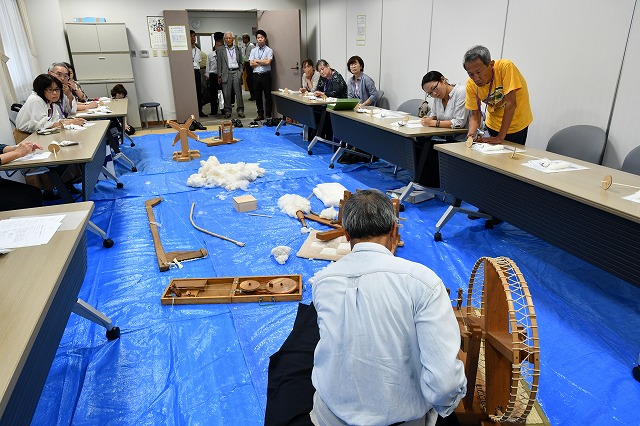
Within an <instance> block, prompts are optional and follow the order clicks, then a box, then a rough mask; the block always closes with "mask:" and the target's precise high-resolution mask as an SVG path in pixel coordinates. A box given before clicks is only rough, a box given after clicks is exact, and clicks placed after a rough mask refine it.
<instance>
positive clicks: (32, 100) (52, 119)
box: [16, 74, 86, 133]
mask: <svg viewBox="0 0 640 426" xmlns="http://www.w3.org/2000/svg"><path fill="white" fill-rule="evenodd" d="M61 91H62V83H61V82H60V80H58V79H57V78H55V77H53V76H52V75H50V74H40V75H39V76H37V77H36V78H35V80H33V93H31V95H29V97H28V98H27V100H26V101H25V103H24V105H23V106H22V108H20V111H19V112H18V116H17V117H16V128H17V129H18V130H20V131H22V132H25V133H33V132H35V131H37V130H43V129H50V128H53V127H62V126H64V125H65V124H77V125H83V124H84V123H85V121H86V120H85V119H84V118H65V114H64V113H63V111H62V106H61V104H60V94H61Z"/></svg>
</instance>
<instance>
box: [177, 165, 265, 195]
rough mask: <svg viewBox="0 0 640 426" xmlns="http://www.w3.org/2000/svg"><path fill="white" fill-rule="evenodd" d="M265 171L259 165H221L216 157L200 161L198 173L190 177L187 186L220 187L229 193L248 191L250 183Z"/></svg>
mask: <svg viewBox="0 0 640 426" xmlns="http://www.w3.org/2000/svg"><path fill="white" fill-rule="evenodd" d="M264 173H265V170H264V169H263V168H261V167H260V165H259V164H258V163H244V162H239V163H235V164H232V163H220V161H218V159H217V158H216V157H215V156H211V157H209V158H208V159H207V161H200V168H199V169H198V173H196V174H193V175H191V176H189V179H187V185H189V186H193V187H195V188H201V187H206V188H212V187H216V186H220V187H222V188H224V189H226V190H227V191H233V190H235V189H245V190H246V189H247V186H249V182H253V181H254V180H256V179H257V178H259V177H262V176H264Z"/></svg>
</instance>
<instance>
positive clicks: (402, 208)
mask: <svg viewBox="0 0 640 426" xmlns="http://www.w3.org/2000/svg"><path fill="white" fill-rule="evenodd" d="M398 210H399V211H401V212H403V211H404V204H400V207H399V208H398Z"/></svg>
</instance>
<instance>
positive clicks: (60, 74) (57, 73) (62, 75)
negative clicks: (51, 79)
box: [53, 72, 69, 79]
mask: <svg viewBox="0 0 640 426" xmlns="http://www.w3.org/2000/svg"><path fill="white" fill-rule="evenodd" d="M53 74H55V76H56V77H60V78H64V79H68V78H69V74H63V73H61V72H54V73H53Z"/></svg>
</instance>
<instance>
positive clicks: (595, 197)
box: [435, 142, 640, 225]
mask: <svg viewBox="0 0 640 426" xmlns="http://www.w3.org/2000/svg"><path fill="white" fill-rule="evenodd" d="M516 146H517V147H518V148H522V145H516ZM435 148H436V149H437V150H438V151H441V152H442V153H446V154H449V155H452V156H454V157H458V158H461V159H464V160H466V161H469V162H471V163H475V164H478V165H481V166H483V167H486V168H488V169H491V170H494V171H497V172H499V173H502V174H504V175H507V176H511V177H513V178H515V179H519V180H521V181H523V182H527V183H530V184H532V185H536V186H538V187H541V188H545V189H547V190H549V191H552V192H555V193H557V194H560V195H563V196H565V197H568V198H571V199H574V200H576V201H580V202H582V203H585V204H587V205H590V206H592V207H595V208H598V209H600V210H603V211H607V212H609V213H612V214H614V215H616V216H620V217H623V218H626V219H628V220H631V221H633V222H637V223H640V204H639V203H634V202H632V201H629V200H624V199H623V198H622V197H626V196H629V195H631V194H633V193H635V192H636V191H637V189H634V188H628V187H624V186H618V185H615V182H617V183H621V184H625V185H633V186H636V187H639V188H640V176H638V175H634V174H631V173H626V172H622V171H620V170H616V169H611V168H609V167H605V166H599V165H597V164H593V163H588V162H586V161H581V160H577V159H575V158H571V157H565V156H563V155H559V154H554V153H552V152H547V151H543V150H539V149H535V148H530V147H526V146H525V147H524V149H525V151H524V153H523V154H527V155H531V156H535V157H538V158H549V159H550V160H564V161H568V162H570V163H574V164H578V165H581V166H585V167H588V169H586V170H576V171H570V172H558V173H544V172H541V171H538V170H535V169H532V168H530V167H526V166H523V165H522V164H523V163H526V162H528V161H529V160H533V158H530V157H526V156H524V155H518V154H516V156H515V158H511V154H483V153H481V152H479V151H476V150H474V149H471V148H467V146H466V144H465V142H460V143H450V144H440V145H436V146H435ZM606 175H611V176H612V177H613V182H614V185H612V186H611V187H610V188H609V189H608V190H604V189H602V188H601V186H600V184H601V181H602V179H603V178H604V177H605V176H606ZM471 178H472V177H471ZM454 195H455V194H454ZM508 197H509V194H505V198H506V199H508ZM549 208H553V206H549ZM594 225H595V224H594Z"/></svg>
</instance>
